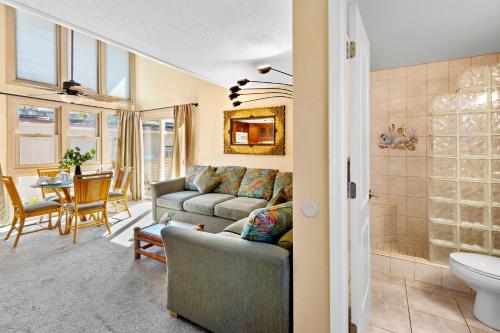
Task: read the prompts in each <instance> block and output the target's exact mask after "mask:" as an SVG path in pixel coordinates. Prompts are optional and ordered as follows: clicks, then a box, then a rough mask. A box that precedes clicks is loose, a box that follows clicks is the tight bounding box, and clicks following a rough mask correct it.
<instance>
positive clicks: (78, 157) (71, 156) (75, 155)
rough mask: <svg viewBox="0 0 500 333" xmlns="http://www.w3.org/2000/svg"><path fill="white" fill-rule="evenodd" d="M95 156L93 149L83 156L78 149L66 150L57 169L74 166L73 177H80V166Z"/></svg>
mask: <svg viewBox="0 0 500 333" xmlns="http://www.w3.org/2000/svg"><path fill="white" fill-rule="evenodd" d="M95 154H96V151H95V149H92V150H90V151H88V152H86V153H85V154H82V153H81V152H80V147H75V149H72V148H69V149H66V151H65V152H64V156H63V158H62V161H61V162H59V167H60V168H67V167H70V166H74V167H75V175H81V174H82V169H81V165H82V164H83V163H85V162H87V161H90V160H91V159H93V158H94V156H95Z"/></svg>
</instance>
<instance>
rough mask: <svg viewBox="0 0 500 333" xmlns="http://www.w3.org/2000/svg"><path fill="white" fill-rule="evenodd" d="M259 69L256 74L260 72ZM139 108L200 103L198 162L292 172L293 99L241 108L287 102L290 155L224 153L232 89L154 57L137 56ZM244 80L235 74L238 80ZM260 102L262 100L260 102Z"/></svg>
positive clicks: (196, 137) (196, 115)
mask: <svg viewBox="0 0 500 333" xmlns="http://www.w3.org/2000/svg"><path fill="white" fill-rule="evenodd" d="M257 74H258V73H257V71H256V75H257ZM136 78H137V81H136V86H137V89H136V109H138V110H141V109H148V108H155V107H162V106H166V105H174V104H184V103H190V102H198V103H199V106H198V108H196V109H195V112H194V122H195V124H194V148H195V151H194V161H193V162H194V163H196V164H211V165H216V166H217V165H240V166H247V167H259V168H275V169H279V170H281V171H292V169H293V168H292V164H293V163H292V160H293V155H292V151H293V148H292V144H293V142H292V137H293V135H292V131H293V126H292V119H293V116H292V102H291V101H290V100H288V99H282V100H279V99H277V100H272V101H271V102H265V103H258V102H254V103H249V104H243V105H241V106H240V107H239V108H254V107H260V106H273V105H286V111H285V112H286V121H285V124H286V129H285V132H286V154H285V155H284V156H264V155H228V154H224V152H223V149H224V140H223V120H224V114H223V111H224V110H232V109H235V108H233V106H232V105H231V101H230V100H229V99H228V94H229V92H228V89H227V88H226V87H221V86H219V85H216V84H213V83H210V82H208V81H205V80H202V79H199V78H197V77H194V76H192V75H189V74H187V73H184V72H181V71H179V70H176V69H173V68H170V67H167V66H165V65H162V64H159V63H157V62H154V61H152V60H149V59H146V58H143V57H137V58H136ZM238 79H240V78H239V77H235V82H236V80H238ZM259 102H260V101H259Z"/></svg>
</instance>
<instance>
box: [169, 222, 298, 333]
mask: <svg viewBox="0 0 500 333" xmlns="http://www.w3.org/2000/svg"><path fill="white" fill-rule="evenodd" d="M246 219H248V218H246ZM246 219H242V220H240V221H237V222H234V223H233V224H231V225H230V226H228V227H227V228H225V230H224V231H223V232H220V233H218V234H211V233H208V232H199V231H194V230H189V229H184V228H178V227H168V228H164V229H163V230H162V232H161V235H162V238H163V243H164V245H165V254H166V256H167V258H168V272H167V274H168V275H167V280H168V285H167V289H168V291H167V294H168V301H167V308H168V310H169V311H171V312H174V313H176V314H177V315H179V316H181V317H184V318H187V319H189V320H190V321H192V322H195V323H196V324H198V325H201V326H203V327H205V328H207V329H209V330H210V331H212V332H217V333H234V332H238V333H261V332H273V333H289V332H291V331H292V327H293V325H292V251H293V241H292V238H293V229H291V230H289V231H288V232H287V233H285V234H284V235H283V236H282V237H281V238H280V239H279V241H278V242H277V243H276V245H275V244H268V243H261V242H255V241H249V240H245V239H242V238H241V237H240V234H241V233H242V231H243V228H244V225H245V223H246Z"/></svg>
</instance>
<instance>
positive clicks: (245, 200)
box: [151, 166, 292, 233]
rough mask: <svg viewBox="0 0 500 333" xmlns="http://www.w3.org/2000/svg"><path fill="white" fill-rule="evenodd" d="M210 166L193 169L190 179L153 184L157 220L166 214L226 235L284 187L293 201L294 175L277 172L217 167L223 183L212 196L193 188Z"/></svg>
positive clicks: (154, 211)
mask: <svg viewBox="0 0 500 333" xmlns="http://www.w3.org/2000/svg"><path fill="white" fill-rule="evenodd" d="M206 168H214V167H209V166H191V167H189V168H188V172H187V175H186V177H181V178H176V179H172V180H167V181H162V182H157V183H153V184H151V199H152V205H153V219H154V220H155V221H158V220H159V219H160V218H161V217H162V216H163V215H164V214H165V213H171V214H173V217H172V218H173V219H175V220H177V221H182V222H186V223H191V224H200V223H202V224H204V226H205V231H206V232H210V233H219V232H222V231H223V230H224V229H225V228H226V227H227V226H229V225H230V224H232V223H234V222H235V221H238V220H241V219H242V218H245V217H247V216H248V215H249V214H250V213H251V212H252V211H253V210H255V209H257V208H262V207H266V205H267V204H268V202H269V200H270V199H271V197H272V196H273V194H275V193H276V191H277V190H278V189H279V188H281V187H283V189H284V191H285V193H286V196H287V200H292V173H291V172H279V171H278V170H273V169H257V168H245V167H239V166H223V167H217V168H214V170H216V171H215V172H216V174H217V175H219V177H220V183H219V184H218V186H217V187H216V188H214V190H213V191H212V192H211V193H205V194H202V193H200V192H198V191H197V189H196V187H195V186H194V185H193V181H194V179H195V178H196V176H197V175H198V174H199V173H200V172H203V171H204V170H205V169H206Z"/></svg>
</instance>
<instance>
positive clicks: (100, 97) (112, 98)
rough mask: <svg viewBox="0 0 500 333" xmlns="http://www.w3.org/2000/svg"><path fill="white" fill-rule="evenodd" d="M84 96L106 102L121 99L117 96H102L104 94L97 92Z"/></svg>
mask: <svg viewBox="0 0 500 333" xmlns="http://www.w3.org/2000/svg"><path fill="white" fill-rule="evenodd" d="M86 97H88V98H90V99H93V100H94V101H98V102H107V103H114V102H120V101H121V100H122V99H121V98H119V97H113V96H104V95H97V94H96V95H88V96H86Z"/></svg>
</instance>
